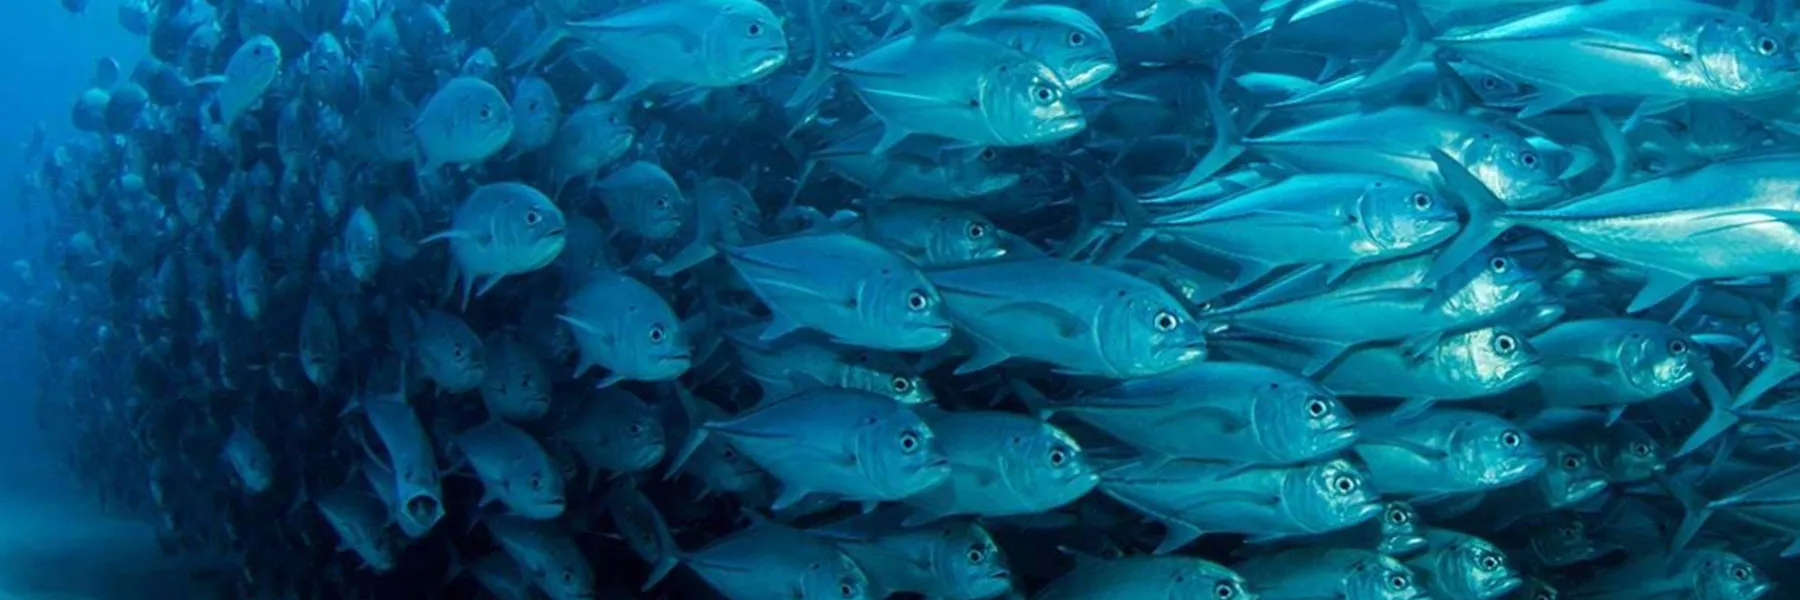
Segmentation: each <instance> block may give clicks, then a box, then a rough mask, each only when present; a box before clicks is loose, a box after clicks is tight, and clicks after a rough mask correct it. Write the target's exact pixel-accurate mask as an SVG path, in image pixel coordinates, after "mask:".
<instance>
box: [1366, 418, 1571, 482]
mask: <svg viewBox="0 0 1800 600" xmlns="http://www.w3.org/2000/svg"><path fill="white" fill-rule="evenodd" d="M1359 428H1360V430H1361V433H1362V436H1361V438H1360V439H1359V440H1358V441H1357V443H1356V447H1355V452H1356V455H1357V456H1359V457H1361V458H1362V460H1363V462H1364V463H1366V464H1367V465H1368V469H1369V471H1368V472H1369V479H1370V481H1371V483H1372V485H1374V486H1376V488H1377V489H1380V490H1381V491H1382V493H1384V494H1389V495H1395V496H1412V495H1427V496H1429V495H1433V494H1445V493H1459V492H1473V491H1484V490H1490V489H1498V488H1502V487H1506V486H1509V485H1513V484H1517V483H1520V482H1523V481H1525V480H1527V479H1530V478H1531V477H1532V476H1534V475H1537V474H1538V473H1539V472H1540V471H1542V470H1543V469H1544V467H1545V466H1546V463H1547V462H1548V460H1547V459H1546V457H1545V455H1544V450H1543V448H1542V447H1540V446H1538V444H1537V441H1536V440H1535V439H1533V438H1532V436H1531V434H1529V433H1527V432H1526V431H1525V430H1524V429H1523V428H1520V427H1518V426H1515V425H1513V424H1512V423H1510V422H1507V421H1506V420H1505V419H1502V418H1500V417H1498V416H1495V415H1491V414H1488V413H1484V412H1479V411H1474V410H1466V409H1461V410H1451V409H1444V410H1435V411H1428V412H1425V413H1423V414H1420V415H1416V416H1412V417H1405V416H1399V415H1391V414H1390V415H1386V416H1385V418H1377V419H1370V420H1365V421H1363V422H1362V424H1361V425H1360V426H1359Z"/></svg>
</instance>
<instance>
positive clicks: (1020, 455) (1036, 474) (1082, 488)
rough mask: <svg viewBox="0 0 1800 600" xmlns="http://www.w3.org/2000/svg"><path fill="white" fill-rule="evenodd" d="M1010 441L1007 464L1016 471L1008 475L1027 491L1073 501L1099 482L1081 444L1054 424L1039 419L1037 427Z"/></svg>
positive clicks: (1046, 496)
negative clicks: (1009, 456)
mask: <svg viewBox="0 0 1800 600" xmlns="http://www.w3.org/2000/svg"><path fill="white" fill-rule="evenodd" d="M1008 442H1009V443H1008V444H1007V453H1008V454H1010V455H1011V458H1010V459H1009V460H1007V461H1006V464H1007V467H1008V469H1009V470H1016V471H1017V472H1015V473H1012V474H1010V475H1009V476H1008V478H1009V479H1012V480H1014V481H1018V482H1020V483H1021V484H1022V485H1021V487H1024V488H1027V489H1028V490H1030V491H1027V492H1024V493H1027V494H1030V495H1032V496H1037V497H1041V498H1045V499H1050V498H1061V499H1067V500H1069V501H1074V500H1075V499H1077V498H1080V497H1082V496H1085V495H1087V493H1088V492H1089V491H1092V490H1093V489H1094V486H1096V485H1099V483H1100V475H1099V473H1098V472H1097V471H1096V469H1095V468H1094V466H1093V465H1092V464H1091V463H1089V462H1088V460H1087V455H1086V454H1085V453H1084V452H1083V451H1082V449H1081V444H1079V443H1077V442H1076V441H1075V438H1073V437H1070V436H1069V434H1068V433H1067V432H1065V431H1063V430H1062V429H1059V428H1057V427H1056V426H1054V425H1051V424H1049V423H1041V422H1040V423H1038V425H1037V428H1036V429H1035V431H1033V432H1031V433H1020V434H1017V435H1014V436H1013V437H1012V439H1010V440H1008Z"/></svg>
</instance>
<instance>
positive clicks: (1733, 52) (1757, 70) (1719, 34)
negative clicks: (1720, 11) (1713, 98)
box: [1694, 13, 1800, 98]
mask: <svg viewBox="0 0 1800 600" xmlns="http://www.w3.org/2000/svg"><path fill="white" fill-rule="evenodd" d="M1790 40H1791V38H1790V37H1789V36H1787V35H1786V34H1783V33H1781V32H1779V31H1776V29H1775V28H1774V27H1772V26H1770V25H1768V24H1764V23H1762V22H1760V21H1758V20H1756V19H1754V18H1751V17H1750V16H1749V15H1745V14H1738V13H1729V16H1718V17H1716V18H1710V19H1708V21H1707V22H1706V23H1704V24H1702V25H1700V26H1699V27H1698V28H1697V30H1696V38H1695V40H1694V46H1695V47H1694V54H1696V55H1697V58H1698V59H1699V60H1697V61H1694V62H1695V63H1696V64H1695V68H1698V69H1699V70H1700V71H1701V75H1702V76H1703V77H1704V78H1705V80H1706V82H1707V83H1708V84H1711V85H1710V86H1709V87H1712V88H1713V89H1712V90H1710V91H1712V92H1713V93H1715V94H1717V95H1718V96H1721V97H1723V98H1761V97H1767V96H1771V95H1775V94H1778V93H1782V92H1789V91H1792V90H1794V89H1795V88H1796V87H1800V57H1797V56H1796V55H1795V53H1794V48H1793V46H1792V44H1791V43H1790Z"/></svg>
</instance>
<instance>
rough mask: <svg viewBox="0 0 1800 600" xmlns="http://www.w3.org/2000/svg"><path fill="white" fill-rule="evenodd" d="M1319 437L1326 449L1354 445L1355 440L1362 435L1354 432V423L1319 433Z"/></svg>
mask: <svg viewBox="0 0 1800 600" xmlns="http://www.w3.org/2000/svg"><path fill="white" fill-rule="evenodd" d="M1319 437H1320V441H1322V442H1323V443H1324V445H1325V446H1326V447H1330V448H1347V447H1349V446H1351V445H1352V444H1355V443H1356V440H1357V439H1358V438H1361V437H1362V434H1361V433H1358V432H1357V431H1356V424H1355V423H1350V424H1348V425H1339V426H1337V427H1333V428H1331V429H1327V430H1325V431H1323V432H1321V435H1320V436H1319Z"/></svg>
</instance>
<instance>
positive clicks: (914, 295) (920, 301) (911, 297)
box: [906, 290, 931, 312]
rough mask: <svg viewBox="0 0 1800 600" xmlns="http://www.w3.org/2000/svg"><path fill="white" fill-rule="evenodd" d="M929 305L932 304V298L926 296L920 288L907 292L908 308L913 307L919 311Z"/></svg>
mask: <svg viewBox="0 0 1800 600" xmlns="http://www.w3.org/2000/svg"><path fill="white" fill-rule="evenodd" d="M929 306H931V298H930V297H928V296H926V295H925V292H921V291H919V290H913V291H911V292H907V294H906V307H907V308H910V309H913V311H915V312H917V311H921V310H925V308H926V307H929Z"/></svg>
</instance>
